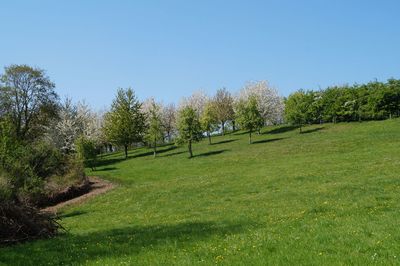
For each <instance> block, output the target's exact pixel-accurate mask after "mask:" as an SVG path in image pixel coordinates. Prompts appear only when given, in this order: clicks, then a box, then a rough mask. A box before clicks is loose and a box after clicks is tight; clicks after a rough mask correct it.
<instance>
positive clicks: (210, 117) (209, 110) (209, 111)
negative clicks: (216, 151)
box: [200, 101, 218, 145]
mask: <svg viewBox="0 0 400 266" xmlns="http://www.w3.org/2000/svg"><path fill="white" fill-rule="evenodd" d="M200 123H201V127H202V129H203V130H204V131H205V132H206V133H207V137H208V143H209V144H210V145H211V133H212V132H213V131H214V130H216V129H217V127H218V118H217V113H216V110H215V103H214V102H213V101H208V102H207V103H206V104H205V106H204V110H203V113H202V115H201V117H200Z"/></svg>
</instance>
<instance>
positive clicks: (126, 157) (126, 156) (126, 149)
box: [124, 145, 128, 159]
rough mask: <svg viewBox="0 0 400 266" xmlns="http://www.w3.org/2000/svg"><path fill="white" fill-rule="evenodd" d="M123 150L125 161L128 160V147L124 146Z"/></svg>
mask: <svg viewBox="0 0 400 266" xmlns="http://www.w3.org/2000/svg"><path fill="white" fill-rule="evenodd" d="M124 148H125V159H128V145H124Z"/></svg>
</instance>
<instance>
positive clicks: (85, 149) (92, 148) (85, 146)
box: [75, 135, 98, 171]
mask: <svg viewBox="0 0 400 266" xmlns="http://www.w3.org/2000/svg"><path fill="white" fill-rule="evenodd" d="M75 145H76V150H77V152H78V156H79V157H80V159H82V160H84V161H85V162H86V163H87V164H88V166H89V167H90V168H91V169H92V171H94V170H96V163H97V153H98V150H97V147H96V143H95V142H94V141H93V140H91V139H89V138H87V137H85V136H83V135H82V136H80V137H79V138H78V139H77V140H76V143H75Z"/></svg>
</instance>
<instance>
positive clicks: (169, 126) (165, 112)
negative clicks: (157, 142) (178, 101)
mask: <svg viewBox="0 0 400 266" xmlns="http://www.w3.org/2000/svg"><path fill="white" fill-rule="evenodd" d="M175 114H176V108H175V105H174V104H173V103H171V104H168V105H166V106H163V108H162V114H161V120H162V125H163V128H164V131H165V134H166V137H167V139H168V141H171V135H172V134H173V133H174V131H175V130H176V119H175Z"/></svg>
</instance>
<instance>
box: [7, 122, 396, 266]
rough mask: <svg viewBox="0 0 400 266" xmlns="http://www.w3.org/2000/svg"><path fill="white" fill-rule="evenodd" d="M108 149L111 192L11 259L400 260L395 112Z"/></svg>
mask: <svg viewBox="0 0 400 266" xmlns="http://www.w3.org/2000/svg"><path fill="white" fill-rule="evenodd" d="M253 141H254V143H253V144H251V145H249V144H248V135H247V133H246V132H242V131H239V132H235V133H231V134H227V135H225V136H217V137H214V138H213V145H208V141H207V140H206V139H204V140H203V141H201V142H200V143H197V144H195V145H194V146H193V152H194V158H192V159H188V158H187V157H188V152H187V150H186V147H185V146H179V147H177V146H174V145H166V146H163V147H161V148H160V149H159V154H158V157H157V158H153V156H152V150H151V149H147V148H139V149H134V150H131V151H130V152H129V158H128V159H127V160H125V159H124V155H123V154H122V153H115V154H110V155H106V156H104V157H103V158H102V159H101V160H100V162H99V166H98V167H97V171H93V172H92V171H91V170H89V169H87V174H88V175H96V176H100V177H102V178H105V179H108V180H111V181H112V182H114V183H116V184H117V187H116V188H115V189H113V190H112V191H110V192H108V193H106V194H103V195H100V196H97V197H95V198H92V199H90V200H88V201H86V202H85V203H83V204H80V205H74V206H70V207H66V208H65V209H63V210H62V212H61V214H60V217H61V224H62V225H63V226H64V227H65V228H66V229H67V232H65V233H62V234H60V235H59V236H57V237H55V238H53V239H45V240H38V241H33V242H28V243H23V244H18V245H14V246H10V247H5V248H0V264H5V265H81V264H84V265H192V264H203V265H210V264H225V265H287V264H292V265H293V264H295V265H298V264H300V265H321V264H322V265H327V264H329V265H332V264H334V265H336V264H356V265H366V264H372V263H378V264H384V265H390V264H400V245H399V243H400V229H399V221H400V212H399V210H400V193H399V192H400V178H399V172H400V171H399V170H400V120H399V119H392V120H386V121H374V122H362V123H358V122H354V123H339V124H321V125H312V126H307V127H305V128H304V129H303V133H302V134H299V131H298V129H296V128H293V127H290V126H276V127H266V128H264V129H263V130H262V132H261V134H260V135H254V136H253Z"/></svg>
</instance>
